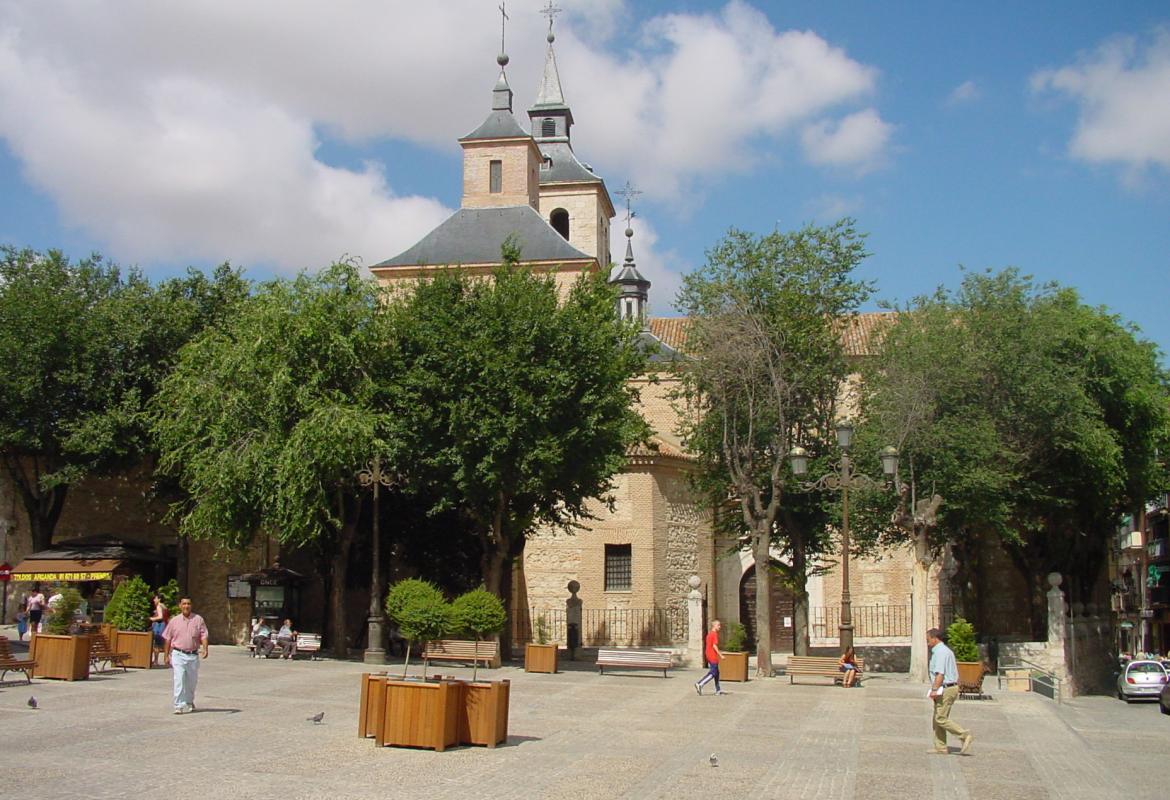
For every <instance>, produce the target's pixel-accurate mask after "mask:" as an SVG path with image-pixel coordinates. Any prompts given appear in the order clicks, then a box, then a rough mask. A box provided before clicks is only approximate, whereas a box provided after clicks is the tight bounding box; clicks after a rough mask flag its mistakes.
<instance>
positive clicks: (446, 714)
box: [374, 680, 463, 752]
mask: <svg viewBox="0 0 1170 800" xmlns="http://www.w3.org/2000/svg"><path fill="white" fill-rule="evenodd" d="M384 685H385V693H386V696H385V703H384V708H383V713H382V729H381V730H378V731H375V735H374V741H376V742H377V743H378V745H379V746H380V747H385V746H387V745H392V746H396V747H427V748H430V749H432V750H437V751H440V752H442V751H443V750H446V749H447V748H448V747H450V746H451V745H453V744H457V743H458V742H459V713H460V708H461V706H462V705H463V702H462V701H463V686H462V684H460V683H458V682H455V681H396V680H385V681H384Z"/></svg>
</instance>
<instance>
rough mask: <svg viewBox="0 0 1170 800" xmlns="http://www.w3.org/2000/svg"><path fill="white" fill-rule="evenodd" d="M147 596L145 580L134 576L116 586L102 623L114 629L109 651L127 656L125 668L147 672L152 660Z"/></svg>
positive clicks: (149, 592)
mask: <svg viewBox="0 0 1170 800" xmlns="http://www.w3.org/2000/svg"><path fill="white" fill-rule="evenodd" d="M151 594H152V593H151V591H150V586H149V585H148V584H147V583H146V581H144V580H142V578H140V577H138V576H137V575H135V576H134V577H132V578H130V579H129V580H124V581H122V582H121V583H119V584H118V588H117V589H115V590H114V594H113V596H112V597H111V598H110V603H109V605H107V606H106V614H105V621H106V623H107V624H109V625H112V626H113V627H114V628H115V629H116V630H117V634H116V635H114V636H110V637H109V644H110V648H111V649H112V650H114V651H115V652H122V653H127V654H128V655H129V656H130V658H129V659H127V660H126V666H128V667H134V668H135V669H150V667H151V662H152V661H153V654H152V652H151V648H152V644H153V642H152V637H151V633H150V613H151Z"/></svg>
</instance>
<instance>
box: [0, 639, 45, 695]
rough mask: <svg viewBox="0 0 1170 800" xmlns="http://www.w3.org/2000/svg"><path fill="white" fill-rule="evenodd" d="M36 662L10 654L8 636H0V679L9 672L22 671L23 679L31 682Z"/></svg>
mask: <svg viewBox="0 0 1170 800" xmlns="http://www.w3.org/2000/svg"><path fill="white" fill-rule="evenodd" d="M36 665H37V662H35V661H33V660H32V659H31V658H17V657H16V656H14V655H12V648H11V647H9V646H8V637H7V636H0V681H2V680H4V676H5V675H7V674H8V673H9V672H23V673H24V679H25V680H26V681H28V682H29V683H30V684H31V683H32V674H33V667H35V666H36Z"/></svg>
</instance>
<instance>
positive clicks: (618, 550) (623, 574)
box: [605, 544, 634, 592]
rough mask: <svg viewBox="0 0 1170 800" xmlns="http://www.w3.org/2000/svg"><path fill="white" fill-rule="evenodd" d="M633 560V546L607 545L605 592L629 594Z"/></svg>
mask: <svg viewBox="0 0 1170 800" xmlns="http://www.w3.org/2000/svg"><path fill="white" fill-rule="evenodd" d="M633 560H634V557H633V548H632V546H631V545H628V544H607V545H606V546H605V591H607V592H628V591H629V590H630V588H631V587H632V581H631V578H630V574H631V567H632V564H633Z"/></svg>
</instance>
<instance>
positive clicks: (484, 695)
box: [451, 586, 511, 747]
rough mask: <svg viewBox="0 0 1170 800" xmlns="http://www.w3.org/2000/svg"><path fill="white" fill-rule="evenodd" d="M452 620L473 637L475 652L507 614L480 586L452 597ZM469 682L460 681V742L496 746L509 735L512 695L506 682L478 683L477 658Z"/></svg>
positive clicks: (496, 599)
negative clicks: (453, 599)
mask: <svg viewBox="0 0 1170 800" xmlns="http://www.w3.org/2000/svg"><path fill="white" fill-rule="evenodd" d="M451 612H452V621H453V624H454V627H455V629H456V630H459V631H464V632H466V633H469V634H471V635H472V636H474V637H475V643H476V655H478V654H479V642H480V640H481V639H483V638H485V637H488V636H496V635H499V633H500V631H502V630H503V629H504V625H505V624H507V622H508V614H507V612H506V611H505V610H504V604H503V602H501V601H500V598H498V597H496V596H495V595H494V594H492V593H491V592H489V591H487V590H486V589H484V588H483V587H482V586H481V587H480V588H478V589H473V590H471V591H470V592H467V593H466V594H462V595H460V596H459V597H457V598H455V601H454V602H453V603H452V604H451ZM473 664H474V665H475V666H473V667H472V671H471V682H470V683H464V684H463V702H462V703H461V704H460V709H459V733H458V735H459V741H460V743H462V744H482V745H487V746H488V747H495V746H496V745H497V744H499V743H500V742H503V741H505V740H507V738H508V705H509V701H510V695H511V683H510V682H509V681H486V682H478V681H476V677H477V675H478V666H479V661H478V659H477V660H475V661H474V662H473Z"/></svg>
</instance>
